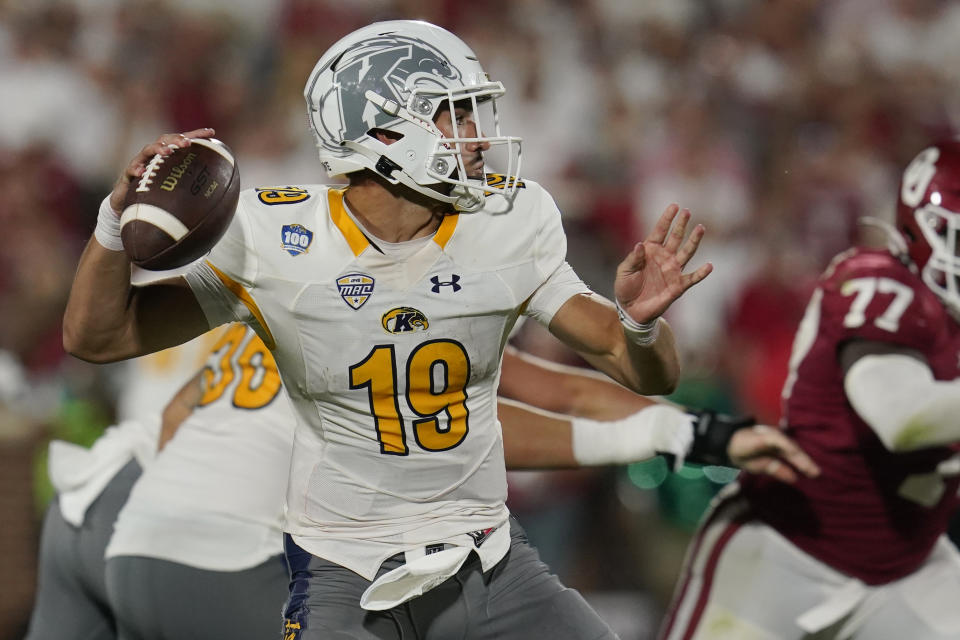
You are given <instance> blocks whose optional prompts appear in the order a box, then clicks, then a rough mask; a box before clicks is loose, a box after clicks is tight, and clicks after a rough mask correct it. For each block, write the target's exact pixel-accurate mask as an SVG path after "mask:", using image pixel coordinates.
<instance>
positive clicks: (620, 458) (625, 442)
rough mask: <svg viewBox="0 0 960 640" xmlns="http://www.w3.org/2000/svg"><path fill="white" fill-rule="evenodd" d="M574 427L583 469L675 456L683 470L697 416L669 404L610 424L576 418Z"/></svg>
mask: <svg viewBox="0 0 960 640" xmlns="http://www.w3.org/2000/svg"><path fill="white" fill-rule="evenodd" d="M571 428H572V430H573V457H574V458H575V459H576V461H577V463H578V464H580V465H582V466H596V465H605V464H627V463H630V462H637V461H638V460H646V459H647V458H652V457H653V456H655V455H657V453H672V454H673V455H675V456H676V463H675V464H674V467H675V468H679V467H680V466H681V465H682V464H683V458H684V456H686V455H687V452H688V451H689V450H690V446H691V444H693V416H690V415H688V414H686V413H684V412H683V411H681V410H680V409H677V408H676V407H673V406H670V405H666V404H655V405H652V406H649V407H646V408H645V409H641V410H640V411H638V412H637V413H634V414H633V415H630V416H627V417H626V418H622V419H620V420H612V421H609V422H599V421H597V420H589V419H587V418H573V419H572V421H571Z"/></svg>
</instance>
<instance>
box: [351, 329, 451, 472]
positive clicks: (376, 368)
mask: <svg viewBox="0 0 960 640" xmlns="http://www.w3.org/2000/svg"><path fill="white" fill-rule="evenodd" d="M438 374H439V379H440V380H442V384H440V385H437V384H435V383H434V380H435V376H437V375H438ZM469 379H470V359H469V358H468V357H467V352H466V350H465V349H464V348H463V345H461V344H460V343H459V342H455V341H453V340H431V341H429V342H425V343H423V344H421V345H420V346H418V347H417V348H416V349H414V350H413V352H412V353H411V354H410V358H409V360H408V361H407V390H406V401H407V405H408V406H409V407H410V409H411V410H412V411H413V412H414V413H415V414H416V415H417V416H420V418H419V419H416V420H414V421H413V435H414V438H415V439H416V442H417V444H418V445H420V447H422V448H423V449H426V450H427V451H446V450H448V449H453V448H454V447H456V446H457V445H459V444H460V443H461V442H463V439H464V438H466V437H467V431H468V427H467V418H468V417H469V415H470V412H469V411H468V410H467V390H466V389H467V381H468V380H469ZM437 387H439V388H437ZM350 388H351V389H366V390H367V397H368V398H369V400H370V412H371V414H372V415H373V419H374V426H375V428H376V431H377V440H378V441H379V442H380V452H381V453H384V454H388V455H398V456H405V455H407V454H408V453H409V452H410V450H409V448H408V446H407V436H406V429H405V428H404V424H403V418H402V417H401V415H400V404H399V402H400V397H399V394H398V393H397V359H396V354H395V353H394V349H393V345H377V346H375V347H374V348H373V349H372V350H371V351H370V353H369V354H368V355H367V357H366V358H364V359H363V361H361V362H359V363H357V364H355V365H353V366H352V367H350ZM441 417H442V418H443V421H442V422H441Z"/></svg>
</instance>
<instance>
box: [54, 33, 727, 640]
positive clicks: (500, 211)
mask: <svg viewBox="0 0 960 640" xmlns="http://www.w3.org/2000/svg"><path fill="white" fill-rule="evenodd" d="M503 93H504V89H503V86H502V85H501V84H500V83H497V82H491V81H489V80H488V78H487V76H486V74H485V73H484V72H483V69H482V67H481V66H480V65H479V63H478V62H477V60H476V57H475V56H474V54H473V53H472V51H470V49H469V48H468V47H467V46H466V45H465V44H464V43H463V42H462V41H461V40H459V39H458V38H457V37H456V36H454V35H453V34H451V33H449V32H447V31H445V30H443V29H440V28H438V27H435V26H433V25H430V24H427V23H423V22H416V21H395V22H387V23H377V24H374V25H370V26H368V27H364V28H362V29H360V30H358V31H356V32H354V33H352V34H349V35H348V36H346V37H345V38H343V39H342V40H341V41H339V42H338V43H336V44H335V45H334V46H333V47H331V48H330V50H328V51H327V53H325V54H324V55H323V56H322V57H321V59H320V61H319V62H318V63H317V66H316V67H315V69H314V71H313V73H312V74H311V76H310V78H309V80H308V82H307V87H306V90H305V96H306V98H307V103H308V114H309V117H310V123H311V128H312V129H313V133H314V135H315V136H316V138H317V142H318V145H319V147H320V155H321V159H322V160H323V162H324V164H325V166H326V168H327V170H328V172H329V173H330V174H334V175H336V174H346V175H347V176H348V177H349V179H350V184H349V185H348V186H347V187H345V188H341V189H334V188H328V187H325V186H307V187H303V188H276V189H266V190H250V191H245V192H244V193H242V194H241V198H240V203H239V205H238V208H237V212H236V215H235V217H234V220H233V222H232V224H231V226H230V228H229V229H228V230H227V233H226V235H225V236H224V238H223V239H222V240H221V241H220V242H219V243H218V245H217V246H216V247H214V249H213V251H212V252H211V254H210V255H209V256H208V258H207V260H206V262H204V263H202V264H200V265H198V266H196V267H195V268H194V269H193V270H192V271H190V272H189V273H188V274H186V276H184V277H179V278H174V279H171V280H169V281H165V282H162V283H157V284H151V285H148V286H145V287H140V288H136V289H133V288H132V287H131V285H130V274H129V271H130V269H129V264H130V263H129V260H128V258H127V256H126V255H125V254H124V252H123V251H122V250H116V249H117V246H118V244H117V240H118V236H119V222H118V217H117V216H118V214H117V211H118V210H119V209H121V208H122V203H123V201H124V197H125V195H126V191H127V187H128V185H129V184H130V182H131V181H132V180H134V179H137V178H138V177H139V176H140V175H142V174H143V172H144V170H145V166H146V164H147V162H148V161H149V159H150V158H151V157H153V156H154V155H155V154H157V153H159V154H162V155H165V154H169V153H170V149H171V145H172V146H176V147H184V146H188V145H189V144H190V142H189V138H191V137H204V136H210V135H212V134H213V132H212V130H209V129H201V130H195V131H191V132H187V133H185V134H166V135H163V136H161V137H160V138H159V139H158V140H157V141H156V142H154V143H152V144H150V145H147V146H146V147H144V148H143V150H141V152H140V153H139V154H137V156H136V157H135V158H134V159H133V160H132V161H131V163H130V164H129V165H128V166H127V168H126V170H125V171H124V173H123V175H122V177H121V179H120V180H119V181H118V183H117V185H116V186H115V188H114V191H113V193H112V194H111V195H110V196H109V197H108V198H107V199H105V200H104V203H103V205H102V207H101V216H100V218H99V221H98V226H97V230H96V231H95V239H94V240H92V241H91V242H89V243H88V245H87V248H86V250H85V252H84V255H83V256H82V257H81V261H80V265H79V268H78V271H77V275H76V278H75V280H74V285H73V288H72V290H71V296H70V300H69V302H68V305H67V310H66V314H65V318H64V343H65V346H66V348H67V350H68V351H70V352H71V353H73V354H74V355H77V356H78V357H81V358H83V359H86V360H91V361H98V362H103V361H111V360H118V359H124V358H129V357H133V356H136V355H141V354H144V353H149V352H152V351H155V350H158V349H162V348H164V347H167V346H170V345H172V344H178V343H181V342H184V341H186V340H188V339H190V338H192V337H194V336H196V335H199V334H200V333H203V332H204V331H206V330H208V329H209V328H210V327H212V326H217V325H219V324H224V323H226V322H231V321H235V320H239V321H242V322H246V323H248V324H249V325H250V326H252V327H254V328H255V329H256V331H257V332H258V334H259V335H260V336H261V337H262V338H263V340H264V342H265V343H266V344H267V346H268V347H269V348H270V349H271V351H272V352H273V354H274V357H275V358H276V361H277V364H278V368H279V371H280V374H281V376H282V377H283V382H284V386H285V387H286V389H287V391H288V394H289V396H290V398H291V400H292V402H293V405H294V407H295V410H296V414H297V418H298V425H297V431H296V435H295V439H294V448H293V458H292V464H291V471H290V478H289V484H288V491H287V509H286V518H285V524H284V529H285V531H286V532H287V534H288V535H287V537H286V550H287V559H288V561H289V562H290V564H291V567H292V568H293V570H294V580H293V582H292V585H291V593H290V599H289V601H288V605H287V622H286V629H287V631H286V633H287V634H288V635H289V636H291V637H303V638H316V637H325V638H326V637H344V638H384V637H386V638H392V637H399V636H400V635H401V634H402V633H408V632H409V633H418V634H420V635H421V637H426V638H431V637H445V636H447V635H449V634H451V633H453V630H452V629H451V626H452V627H455V628H457V629H458V630H459V631H457V632H456V633H464V632H465V633H467V634H468V635H469V636H471V637H478V638H486V637H491V638H492V637H497V638H510V637H523V638H529V637H547V636H551V637H571V638H582V637H597V638H599V637H612V636H613V634H612V632H611V631H610V630H609V628H608V627H607V626H606V625H605V624H604V623H603V622H602V621H601V620H600V619H599V618H598V617H597V616H596V615H595V614H594V613H593V612H592V610H590V609H589V607H588V606H587V605H586V603H585V602H584V601H583V600H582V598H580V597H579V595H578V594H575V593H573V592H571V591H569V590H567V589H565V588H564V587H563V585H561V584H560V583H559V582H558V581H557V579H556V578H555V577H554V576H552V575H550V574H549V572H548V570H547V568H546V567H544V566H543V565H542V564H541V563H539V562H538V561H537V560H536V554H535V552H534V551H533V550H532V549H531V548H530V547H529V545H527V544H526V543H525V541H524V539H523V535H522V532H521V531H519V530H518V529H516V528H514V530H513V531H512V532H511V528H512V527H511V525H510V523H509V521H508V511H507V509H506V506H505V504H504V499H505V493H506V482H505V471H504V462H503V446H502V441H501V436H500V431H499V429H497V426H496V425H497V421H496V388H497V382H498V378H499V367H500V361H501V357H502V352H503V347H504V345H505V343H506V337H507V335H508V333H509V331H510V328H511V327H512V326H513V324H514V322H515V321H516V319H517V317H518V316H519V315H520V314H526V315H529V316H533V317H535V318H537V319H538V320H539V321H540V322H542V323H543V324H544V325H546V326H548V327H549V329H550V330H551V331H552V332H553V333H554V335H556V336H558V337H559V338H560V339H561V340H562V341H564V342H565V343H567V344H568V345H570V346H571V347H573V348H574V349H576V350H577V351H578V352H579V353H580V354H582V356H583V357H584V358H585V359H587V361H588V362H590V363H591V364H592V365H593V366H595V367H596V368H597V369H599V370H600V371H603V372H604V373H606V374H607V375H609V376H610V377H612V378H613V379H615V380H617V381H618V382H620V383H622V384H624V385H626V386H627V387H629V388H630V389H632V390H634V391H636V392H638V393H646V394H657V393H663V392H667V391H669V390H671V389H672V388H673V387H674V385H675V384H676V381H677V377H678V374H679V366H678V361H677V354H676V349H675V346H674V342H673V336H672V333H671V331H670V329H669V326H668V325H667V324H666V323H665V322H664V321H663V320H662V319H661V318H660V316H661V314H662V313H663V312H664V311H665V310H666V309H667V308H668V307H669V305H670V304H671V303H672V302H673V300H675V299H676V298H677V297H679V296H680V295H682V293H683V292H684V291H686V290H687V289H688V288H690V287H691V286H693V285H694V284H696V283H697V282H699V281H701V280H702V279H703V278H705V277H706V276H707V274H708V273H709V272H710V269H711V267H710V265H709V264H707V265H703V266H701V267H699V268H698V269H696V270H694V271H692V272H691V273H684V272H683V269H684V267H685V266H686V265H687V263H688V262H689V261H690V259H691V258H692V256H693V254H694V252H695V251H696V248H697V246H698V244H699V242H700V239H701V238H702V236H703V228H702V227H701V226H699V225H698V226H697V227H695V228H694V230H693V231H692V233H691V234H690V237H689V238H686V239H685V231H686V226H687V223H688V220H689V212H687V211H683V212H680V211H679V208H678V207H677V206H675V205H671V206H670V207H669V208H668V209H667V210H666V211H665V213H664V215H663V216H662V217H661V219H660V221H659V222H658V224H657V225H656V227H655V228H654V230H653V232H652V233H651V234H650V236H649V237H648V238H647V239H646V240H645V241H644V242H643V243H640V244H638V245H637V246H636V247H635V249H634V250H633V251H632V252H631V253H630V254H629V255H628V256H627V257H626V258H625V259H624V261H623V262H622V263H621V265H620V267H619V268H618V272H617V277H616V280H615V285H614V291H615V295H616V298H617V300H616V306H615V305H614V304H611V303H609V302H607V301H605V300H603V299H602V298H601V297H600V296H597V295H595V294H592V293H591V292H590V291H589V290H588V289H587V288H586V287H585V286H584V285H583V283H582V282H581V281H580V279H579V278H578V277H577V276H576V274H575V273H574V272H573V271H572V270H571V269H570V268H569V266H567V265H566V263H565V261H564V255H565V252H566V242H565V237H564V234H563V230H562V227H561V225H560V215H559V211H558V210H557V207H556V205H555V204H554V203H553V200H552V198H551V197H550V196H549V194H548V193H547V192H546V191H545V190H544V189H543V188H542V187H540V186H538V185H536V184H535V183H533V182H531V181H526V180H523V179H521V178H520V176H519V175H518V173H519V172H518V171H517V169H518V168H519V163H518V159H519V145H520V141H519V139H518V138H514V137H509V136H503V135H500V133H499V131H498V129H497V119H496V118H495V117H493V118H492V120H491V122H492V124H491V125H490V126H489V127H487V128H486V129H485V130H484V129H482V128H481V127H480V126H479V124H478V121H479V120H480V110H481V109H482V108H483V109H490V110H491V113H493V114H495V104H496V99H497V97H499V96H501V95H502V94H503ZM493 147H497V148H502V149H503V150H504V151H505V153H504V160H503V161H504V162H505V163H506V164H505V167H506V169H507V171H506V173H505V174H504V175H499V174H491V173H488V172H487V165H486V163H485V161H484V153H486V152H487V151H489V150H491V148H493ZM678 213H679V216H678ZM675 218H676V219H677V220H676V224H674V221H675ZM671 227H672V228H671ZM108 247H113V248H112V249H111V248H108ZM618 311H619V314H618ZM618 315H619V317H618ZM452 576H456V579H455V580H447V578H450V577H452ZM520 584H522V585H523V588H522V589H520V587H519V585H520ZM438 585H439V586H438ZM464 608H465V609H464ZM466 610H469V611H470V613H469V614H466V613H465V611H466ZM337 634H339V636H338V635H337Z"/></svg>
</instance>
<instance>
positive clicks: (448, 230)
mask: <svg viewBox="0 0 960 640" xmlns="http://www.w3.org/2000/svg"><path fill="white" fill-rule="evenodd" d="M346 190H347V189H346V187H343V188H340V189H330V190H328V191H327V203H328V204H329V208H330V220H331V221H332V222H333V224H334V226H336V227H337V229H339V230H340V233H341V234H343V239H344V240H346V241H347V245H348V246H349V247H350V250H351V251H352V252H353V255H354V256H359V255H360V254H361V253H363V252H364V251H365V250H366V249H367V247H369V246H370V240H369V239H368V238H367V236H366V235H364V233H363V231H361V230H360V227H358V226H357V223H356V222H354V221H353V218H351V217H350V216H349V215H348V214H347V209H346V207H345V206H344V204H343V194H344V193H345V192H346ZM459 219H460V214H459V213H455V214H453V215H449V216H445V217H444V218H443V221H442V222H441V223H440V226H439V227H438V228H437V231H436V232H435V233H434V234H433V241H434V242H435V243H437V245H438V246H439V247H440V248H441V249H444V248H446V246H447V242H449V241H450V238H451V237H452V236H453V232H454V230H456V228H457V221H458V220H459Z"/></svg>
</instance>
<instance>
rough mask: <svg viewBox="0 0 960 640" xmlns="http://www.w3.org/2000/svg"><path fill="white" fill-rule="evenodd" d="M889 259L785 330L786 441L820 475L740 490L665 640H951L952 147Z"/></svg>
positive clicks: (955, 428)
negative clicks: (788, 338)
mask: <svg viewBox="0 0 960 640" xmlns="http://www.w3.org/2000/svg"><path fill="white" fill-rule="evenodd" d="M899 195H900V200H899V204H898V208H897V225H896V229H893V228H890V229H889V232H890V234H889V235H890V243H889V244H890V246H889V249H888V250H872V249H851V250H849V251H847V252H844V253H843V254H841V255H839V256H837V258H835V259H834V261H833V262H832V263H831V265H830V266H829V267H828V268H827V270H826V272H825V273H824V274H823V276H822V278H821V280H820V283H819V286H818V287H817V289H816V291H815V292H814V294H813V296H812V298H811V300H810V303H809V305H808V307H807V311H806V314H805V315H804V318H803V321H802V322H801V324H800V327H799V329H798V331H797V336H796V339H795V342H794V350H793V355H792V357H791V361H790V372H789V376H788V378H787V381H786V384H785V387H784V391H783V397H784V415H783V419H782V423H783V426H784V427H785V428H786V429H787V431H788V433H789V435H791V436H793V437H794V438H795V439H796V441H797V442H798V443H799V444H800V446H801V447H802V448H803V449H804V450H806V452H807V453H809V454H810V455H811V456H812V457H813V458H814V460H815V461H816V462H817V463H818V464H819V466H820V468H821V469H822V472H823V473H822V475H821V476H820V477H819V478H816V479H806V478H801V479H800V480H799V481H798V483H796V484H795V485H785V484H782V483H774V482H768V481H767V480H766V479H765V478H762V477H744V478H742V479H741V481H740V482H739V483H735V484H733V485H730V486H729V487H728V488H727V489H726V490H725V491H724V492H722V493H721V495H720V496H718V498H717V500H716V502H715V504H714V505H713V507H712V509H711V511H710V513H709V514H708V515H707V517H706V519H705V520H704V522H703V523H702V524H701V527H700V530H699V531H698V534H697V536H696V538H695V539H694V542H693V544H692V545H691V548H690V550H689V551H688V557H687V561H686V566H685V568H684V573H683V575H682V576H681V579H680V582H679V583H678V587H677V593H676V595H675V597H674V602H673V603H672V605H671V607H670V610H669V612H668V615H667V617H666V618H665V620H664V625H663V628H662V630H661V638H663V639H664V640H680V639H683V640H690V639H701V640H703V639H707V638H710V639H719V638H737V639H738V640H744V639H751V638H756V639H761V638H762V639H767V638H770V639H773V638H776V639H778V640H792V639H796V640H801V639H803V638H811V637H814V634H816V635H815V637H816V638H817V639H818V640H820V639H826V638H837V639H846V638H862V639H867V638H869V639H870V640H885V639H887V638H889V639H891V640H893V639H896V640H902V639H903V638H910V639H911V640H921V639H927V638H932V639H940V638H943V639H946V638H960V554H958V553H957V551H956V550H955V548H954V547H953V546H952V545H951V544H950V543H949V542H948V541H947V539H946V537H945V535H944V533H945V531H946V529H947V525H948V521H949V518H950V516H951V514H952V512H953V511H954V510H955V508H956V507H957V504H958V502H960V498H958V484H960V455H956V454H957V452H958V451H960V445H958V442H960V380H958V378H960V323H958V320H957V318H960V280H958V279H960V257H958V255H960V139H955V140H946V141H943V142H940V143H938V144H936V145H934V146H931V147H929V148H927V149H925V150H924V151H922V152H921V153H920V154H919V155H918V156H917V157H916V158H914V160H913V161H912V162H911V163H910V164H909V166H908V167H907V169H906V171H905V172H904V175H903V179H902V181H901V188H900V194H899Z"/></svg>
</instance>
